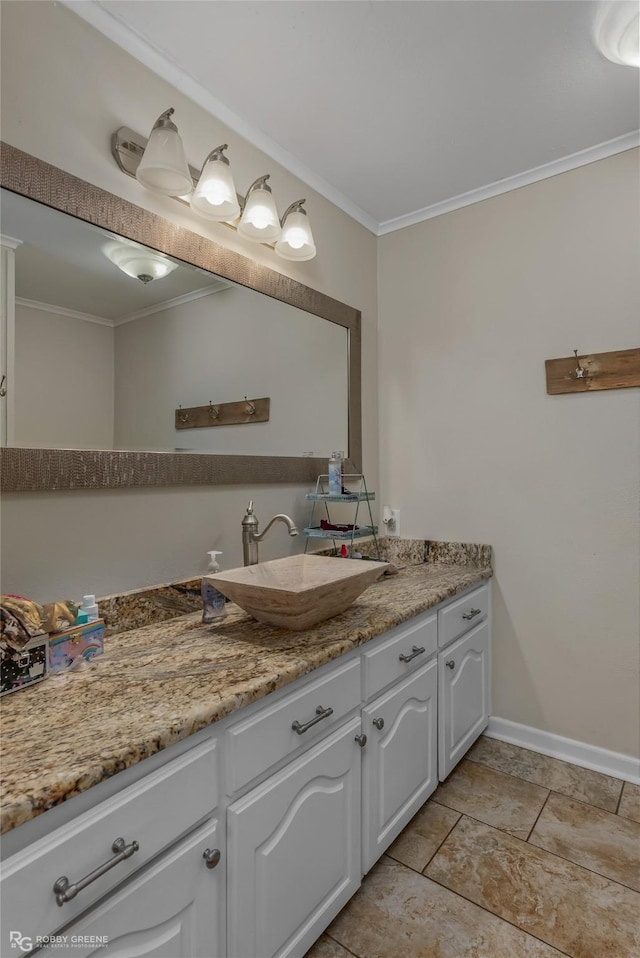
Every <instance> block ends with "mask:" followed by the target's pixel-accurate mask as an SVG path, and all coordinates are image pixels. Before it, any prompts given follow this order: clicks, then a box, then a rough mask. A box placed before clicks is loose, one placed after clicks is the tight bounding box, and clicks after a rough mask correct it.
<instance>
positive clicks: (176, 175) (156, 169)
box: [136, 107, 193, 196]
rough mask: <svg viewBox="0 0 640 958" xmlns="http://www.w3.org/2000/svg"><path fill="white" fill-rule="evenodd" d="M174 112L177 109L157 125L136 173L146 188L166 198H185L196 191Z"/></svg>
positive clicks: (168, 113) (166, 115)
mask: <svg viewBox="0 0 640 958" xmlns="http://www.w3.org/2000/svg"><path fill="white" fill-rule="evenodd" d="M174 112H175V110H174V109H173V107H171V108H170V109H169V110H165V111H164V113H161V114H160V116H159V117H158V119H157V120H156V122H155V123H154V125H153V129H152V130H151V133H150V135H149V140H148V142H147V145H146V146H145V149H144V153H143V156H142V159H141V160H140V163H139V165H138V169H137V170H136V178H137V180H138V181H139V182H140V183H142V185H143V186H146V188H147V189H148V190H152V191H153V192H154V193H162V194H163V195H164V196H183V195H184V194H185V193H190V192H191V190H192V189H193V181H192V179H191V173H190V172H189V164H188V163H187V158H186V156H185V155H184V147H183V145H182V140H181V139H180V134H179V133H178V127H177V126H176V125H175V123H174V122H173V121H172V120H171V116H172V115H173V113H174Z"/></svg>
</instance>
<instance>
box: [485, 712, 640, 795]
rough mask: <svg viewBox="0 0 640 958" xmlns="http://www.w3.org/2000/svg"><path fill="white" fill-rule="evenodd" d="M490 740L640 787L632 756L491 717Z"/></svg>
mask: <svg viewBox="0 0 640 958" xmlns="http://www.w3.org/2000/svg"><path fill="white" fill-rule="evenodd" d="M484 734H485V735H486V736H488V737H489V738H495V739H498V740H499V741H501V742H509V743H510V744H511V745H519V746H521V748H528V749H531V750H532V751H534V752H540V753H541V754H542V755H550V756H551V757H552V758H558V759H560V760H561V761H563V762H570V763H571V764H572V765H580V766H581V767H582V768H591V769H593V770H594V771H595V772H602V773H603V774H604V775H611V776H612V777H613V778H623V779H624V780H625V781H626V782H633V784H634V785H640V759H637V758H634V757H633V756H632V755H623V754H622V753H620V752H611V751H609V749H606V748H600V747H599V746H597V745H588V744H587V743H586V742H577V741H576V740H575V739H572V738H564V736H562V735H554V733H553V732H544V731H543V730H542V729H539V728H532V727H531V726H530V725H520V724H519V723H518V722H512V721H510V720H509V719H503V718H498V717H497V716H493V715H492V716H491V718H490V719H489V725H488V727H487V728H486V729H485V733H484Z"/></svg>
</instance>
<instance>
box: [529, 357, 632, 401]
mask: <svg viewBox="0 0 640 958" xmlns="http://www.w3.org/2000/svg"><path fill="white" fill-rule="evenodd" d="M544 365H545V369H546V375H547V393H548V394H549V395H550V396H557V395H559V394H560V393H588V392H595V391H597V390H600V389H627V388H628V387H630V386H640V349H619V350H617V351H616V352H612V353H592V354H591V355H586V356H579V355H578V351H577V349H576V350H574V355H573V356H569V357H567V358H563V359H547V360H545V364H544Z"/></svg>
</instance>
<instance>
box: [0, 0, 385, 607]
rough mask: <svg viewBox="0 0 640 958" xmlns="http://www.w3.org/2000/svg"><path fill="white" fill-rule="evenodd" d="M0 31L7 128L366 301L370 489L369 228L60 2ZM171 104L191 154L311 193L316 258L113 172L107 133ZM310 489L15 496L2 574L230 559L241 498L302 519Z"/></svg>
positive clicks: (6, 517)
mask: <svg viewBox="0 0 640 958" xmlns="http://www.w3.org/2000/svg"><path fill="white" fill-rule="evenodd" d="M1 39H2V51H1V54H2V57H1V68H2V104H1V108H2V129H1V133H2V139H4V140H6V141H7V142H9V143H11V144H13V145H14V146H17V147H19V148H20V149H23V150H26V151H27V152H29V153H32V154H34V155H35V156H38V157H40V158H42V159H44V160H47V161H48V162H50V163H53V164H55V165H56V166H60V167H62V168H64V169H66V170H68V171H70V172H72V173H74V174H76V175H78V176H81V177H83V178H84V179H86V180H89V181H90V182H92V183H95V184H97V185H98V186H101V187H103V188H104V189H107V190H110V191H111V192H112V193H117V194H119V195H121V196H124V197H125V198H126V199H128V200H131V201H132V202H134V203H137V204H138V205H140V206H145V207H147V208H148V209H151V210H154V211H155V212H158V213H160V214H162V215H163V216H165V217H166V218H167V219H171V220H173V221H175V222H176V223H180V224H181V225H184V226H187V227H188V228H190V229H193V230H194V231H197V232H201V233H203V234H204V235H208V236H210V237H211V238H213V239H215V240H217V241H218V242H219V243H221V244H222V245H225V246H227V247H230V248H234V249H236V250H237V251H239V252H241V253H243V254H244V255H250V256H252V257H253V258H254V259H256V260H257V261H259V262H261V263H264V264H266V265H268V266H270V267H271V268H273V269H276V270H278V271H280V272H282V273H286V274H287V275H289V276H293V277H294V278H295V279H298V280H300V281H301V282H303V283H305V284H306V285H308V286H311V287H313V288H314V289H318V290H320V291H322V292H323V293H327V294H328V295H330V296H333V297H335V298H336V299H338V300H341V301H343V302H346V303H348V304H349V305H350V306H354V307H356V308H358V309H360V310H361V311H362V323H363V337H362V338H363V410H364V412H363V442H364V469H365V471H366V473H367V475H368V478H369V482H370V485H371V486H373V487H374V488H375V487H376V485H377V399H376V396H377V390H376V366H377V359H376V316H377V301H376V239H375V237H374V236H373V235H372V234H371V233H369V232H368V231H367V230H366V229H364V228H363V227H362V226H360V225H359V224H358V223H356V222H355V221H354V220H352V219H351V218H350V217H349V216H347V215H346V214H344V213H343V212H342V211H340V210H338V209H337V208H336V207H335V206H333V205H332V204H331V203H329V202H328V201H326V200H325V199H323V198H322V197H320V196H319V195H318V194H316V193H315V192H314V191H313V190H312V189H310V188H309V187H308V186H306V185H304V184H303V183H301V182H300V181H299V180H297V179H296V178H295V177H294V176H292V175H291V174H289V173H288V172H286V171H285V170H283V169H282V168H280V167H278V165H277V164H275V163H274V162H273V161H271V160H270V159H269V158H268V157H266V156H265V155H264V154H262V153H261V152H260V151H258V150H256V149H255V148H253V147H252V146H250V145H249V144H248V143H246V142H244V141H243V140H242V139H241V138H240V137H238V136H237V135H236V134H234V133H233V132H231V131H229V130H228V129H227V128H225V127H224V126H223V125H222V124H221V123H218V122H217V121H216V120H215V119H213V118H212V117H211V116H209V115H208V114H207V113H206V112H205V111H203V110H202V109H201V108H199V107H198V106H196V105H195V104H193V103H192V102H190V101H189V100H187V99H186V98H185V97H183V96H181V95H180V94H179V93H176V92H175V90H174V89H173V88H172V87H170V86H169V85H168V84H167V83H165V82H164V81H163V80H162V79H160V78H158V77H157V76H155V75H154V74H152V73H151V72H150V71H148V70H147V69H146V68H144V67H143V66H141V65H140V64H139V63H137V62H136V61H135V60H133V59H132V58H131V57H129V56H128V55H127V54H125V53H123V52H122V51H121V50H120V49H119V48H118V47H116V46H115V45H114V44H112V43H111V42H110V41H108V40H106V39H105V38H104V37H103V36H102V35H101V34H99V33H98V32H97V31H95V30H94V29H92V28H91V27H89V26H88V25H87V24H86V23H85V22H84V21H82V20H81V19H79V18H78V17H76V16H75V15H74V14H72V13H71V12H70V11H69V10H67V9H66V8H64V7H62V6H60V5H56V4H54V3H48V2H46V3H41V2H14V3H4V4H2V38H1ZM169 106H174V107H175V109H176V119H177V121H178V124H179V127H180V131H181V133H182V136H183V139H184V141H185V144H186V148H187V155H188V158H189V161H190V162H191V163H193V164H194V165H199V164H200V163H201V162H202V160H203V158H204V157H205V156H206V154H207V153H208V152H209V151H210V150H211V149H212V148H213V147H214V146H217V145H218V144H219V143H225V142H226V143H229V154H230V157H231V159H232V162H233V166H234V174H235V177H236V183H237V185H238V188H240V189H242V188H243V186H244V187H246V186H247V185H248V184H249V183H251V182H252V180H253V179H255V177H256V176H259V175H260V174H261V173H265V172H271V174H272V178H271V183H272V185H273V190H274V195H275V196H276V198H277V201H278V203H279V205H280V206H281V207H282V205H283V204H284V205H285V206H286V205H287V204H288V203H289V202H291V201H292V200H294V199H298V198H299V197H301V196H306V197H307V208H308V210H309V216H310V218H311V220H312V224H313V231H314V236H315V240H316V244H317V247H318V255H317V257H316V258H315V259H314V260H312V261H311V262H309V263H301V264H295V263H285V262H284V261H283V260H278V259H277V258H276V257H275V255H274V254H273V253H272V252H271V251H269V250H268V249H266V248H263V247H262V246H258V245H256V246H251V247H249V246H248V245H247V244H246V243H245V242H243V241H242V240H239V239H236V237H235V236H234V234H232V233H230V231H229V230H228V229H227V228H226V227H223V226H220V225H216V224H212V225H211V226H209V225H208V224H206V223H205V222H204V221H203V220H195V219H194V218H193V217H192V215H191V214H190V213H189V211H188V210H186V209H184V210H183V208H182V207H180V206H179V204H176V203H175V202H174V201H172V200H170V199H164V198H162V197H154V196H153V195H152V194H151V193H147V192H145V191H143V190H142V189H141V188H140V187H139V185H138V184H137V183H136V182H135V181H134V180H132V179H129V178H128V177H125V176H123V174H122V173H120V172H119V171H118V169H117V167H116V165H115V163H114V161H113V159H112V157H111V153H110V146H109V143H110V137H111V133H112V132H113V131H114V130H115V129H116V128H117V127H119V126H122V125H125V126H129V127H131V128H133V129H135V130H138V131H140V132H141V133H145V134H146V133H147V132H148V130H149V128H150V126H151V124H152V123H153V121H154V120H155V118H156V117H157V116H158V114H159V113H160V112H161V111H162V110H165V109H166V108H167V107H169ZM305 491H306V489H305V488H302V487H300V486H295V485H287V484H285V485H277V486H264V485H257V486H256V485H254V486H251V487H242V486H240V487H233V488H230V487H225V488H220V487H217V488H216V487H207V488H198V489H190V488H179V487H176V488H171V489H167V490H155V491H153V492H140V491H131V492H104V493H89V492H87V493H46V494H42V495H33V494H13V495H7V496H5V497H4V498H3V504H2V526H3V535H2V546H3V562H2V582H1V586H2V588H3V589H4V590H6V591H9V592H14V591H17V592H21V593H26V594H27V595H28V594H30V593H31V594H33V596H34V597H35V598H38V599H41V600H42V601H49V600H51V599H55V598H59V597H61V596H65V595H66V596H81V595H83V593H85V592H95V593H97V594H98V595H105V594H108V593H110V592H114V591H119V590H122V589H133V588H135V587H137V586H142V585H148V584H153V583H157V582H162V581H167V580H171V579H175V578H179V577H183V576H188V575H191V574H193V573H197V572H200V571H202V570H203V569H205V568H206V556H205V555H204V553H205V552H206V550H207V549H213V548H216V549H223V550H224V552H225V555H224V558H223V562H224V566H225V567H227V568H229V567H231V566H232V565H238V564H240V563H241V562H242V554H241V547H240V534H241V527H240V522H241V519H242V516H243V514H244V508H245V506H246V503H247V500H248V499H249V498H253V499H254V500H255V510H256V514H257V516H258V518H259V519H260V520H261V522H262V523H263V524H264V523H266V521H267V520H268V519H269V518H270V517H271V515H273V514H274V513H275V512H280V511H284V512H288V513H290V514H291V515H293V516H294V518H296V519H297V520H298V521H299V522H302V521H303V520H304V517H305V516H306V514H307V511H306V506H305V504H304V493H305ZM25 530H28V534H25ZM301 548H303V542H302V540H301V539H297V540H295V539H289V538H287V537H286V535H284V533H283V530H282V529H281V528H280V527H278V528H277V529H275V530H274V531H273V533H272V534H271V535H270V537H269V539H267V541H266V542H265V543H264V545H263V546H261V556H262V557H264V558H272V557H274V556H278V555H284V554H287V553H288V552H289V551H290V550H291V549H295V550H300V549H301Z"/></svg>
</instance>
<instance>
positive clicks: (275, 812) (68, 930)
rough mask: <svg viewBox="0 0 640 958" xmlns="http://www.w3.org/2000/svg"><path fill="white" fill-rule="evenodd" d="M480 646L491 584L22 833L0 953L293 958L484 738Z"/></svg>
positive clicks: (8, 854) (485, 657)
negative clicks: (61, 942) (68, 948)
mask: <svg viewBox="0 0 640 958" xmlns="http://www.w3.org/2000/svg"><path fill="white" fill-rule="evenodd" d="M489 634H490V594H489V584H488V583H485V584H483V585H481V586H479V587H476V588H474V589H472V590H470V591H467V592H466V593H464V594H463V595H462V596H460V597H457V598H454V599H451V600H449V601H446V602H443V603H442V604H441V605H440V606H438V607H436V608H433V609H431V610H428V611H427V612H423V613H421V614H419V615H417V616H415V617H414V618H412V619H409V620H408V621H406V622H404V623H402V624H401V625H399V626H397V627H395V628H393V629H391V630H390V631H387V632H385V633H384V634H382V635H379V636H378V637H377V638H374V639H372V640H370V641H368V642H365V643H364V644H363V645H362V646H359V647H357V648H354V649H351V650H350V651H348V652H347V653H345V654H344V655H342V656H339V657H338V658H336V659H335V660H333V661H330V662H328V663H326V664H324V665H322V666H320V667H319V668H318V669H317V670H315V671H312V672H310V673H308V674H307V675H305V676H302V677H300V678H299V679H297V680H296V681H295V682H292V683H290V684H289V685H286V686H285V687H284V688H282V689H279V690H277V691H274V692H273V693H272V694H270V695H268V696H266V697H265V698H264V699H261V700H259V701H256V702H253V703H252V704H249V705H246V706H245V707H243V708H241V709H240V710H238V711H237V712H235V713H233V714H231V715H228V716H226V717H225V718H223V719H221V720H220V721H219V722H217V723H216V724H215V725H214V726H211V728H210V729H204V730H201V731H200V732H198V733H196V735H195V736H194V738H193V739H192V740H190V739H186V740H185V741H183V742H180V743H179V744H177V745H175V746H172V747H171V748H169V749H167V750H165V751H164V752H161V753H158V754H157V755H154V756H152V757H151V758H150V759H147V760H145V762H140V763H138V765H134V766H133V767H132V768H129V769H126V770H125V771H123V772H122V773H121V774H119V775H117V776H114V777H113V778H112V779H108V780H105V781H103V782H101V783H100V784H99V785H97V786H96V787H95V789H91V790H89V791H88V792H85V793H83V794H81V795H79V796H77V798H73V799H71V800H70V801H69V802H65V803H63V804H62V805H60V806H58V807H57V808H54V809H52V810H51V813H47V814H45V815H43V816H40V817H39V818H36V819H33V820H32V821H30V822H27V823H26V824H25V826H21V827H20V828H18V829H16V832H15V833H14V834H13V836H12V837H11V833H10V837H9V841H8V842H7V843H6V844H5V857H4V860H3V863H2V877H1V880H0V904H1V906H2V933H1V939H0V954H2V955H4V954H5V952H6V953H7V954H12V953H13V952H15V953H16V954H17V953H18V950H17V948H18V946H17V942H15V941H14V943H15V944H16V947H15V948H12V943H11V940H10V938H9V934H10V932H11V933H15V934H18V935H20V936H24V939H23V942H26V941H29V940H30V941H32V946H33V947H35V946H36V945H37V944H38V942H37V937H38V936H46V935H54V934H59V935H67V936H68V939H67V940H68V941H69V942H71V943H72V945H73V953H74V954H76V955H78V956H79V958H81V956H89V955H92V956H93V955H98V954H100V955H104V958H131V956H133V955H136V956H139V958H196V956H197V958H204V956H206V958H302V956H303V955H304V954H305V952H306V951H307V950H308V949H309V948H310V947H311V945H312V944H313V942H314V941H315V940H316V939H317V938H318V937H319V936H320V934H321V933H322V932H323V931H324V929H325V928H326V927H327V926H328V925H329V923H330V922H331V921H332V919H333V918H334V917H335V916H336V915H337V914H338V912H339V911H340V910H341V909H342V907H343V906H344V905H345V904H346V903H347V902H348V901H349V899H350V898H351V896H352V895H353V894H354V893H355V892H356V891H357V889H358V887H359V885H360V882H361V878H362V875H363V874H365V873H366V872H368V871H369V869H370V868H371V867H372V866H373V864H374V863H375V862H376V861H377V860H378V859H379V858H380V856H381V855H382V854H383V852H384V851H385V849H386V848H387V847H388V846H389V845H390V844H391V842H392V841H393V840H394V839H395V838H396V837H397V835H398V834H399V833H400V832H401V831H402V829H403V828H404V827H405V826H406V825H407V824H408V822H409V821H410V819H411V818H412V817H413V815H415V813H416V812H417V811H418V810H419V808H420V807H421V806H422V805H423V804H424V802H425V801H426V800H427V799H428V797H429V795H430V794H431V793H432V792H433V791H434V789H435V788H436V786H437V783H438V779H440V780H443V779H444V778H446V776H447V775H448V774H449V772H450V771H451V769H452V768H453V767H454V766H455V764H456V763H457V762H458V761H459V760H460V759H461V758H462V756H463V755H464V753H465V752H466V751H467V749H468V748H469V747H470V746H471V744H472V743H473V741H474V740H475V739H476V738H477V737H478V735H479V734H480V733H481V731H482V730H483V729H484V728H485V726H486V725H487V722H488V717H489V711H490V640H489ZM147 763H148V764H147ZM147 768H149V769H150V771H147ZM47 816H49V817H47ZM38 823H39V824H38ZM51 823H53V824H51ZM118 839H122V842H121V843H120V842H118V843H117V844H116V841H117V840H118ZM134 846H135V847H134ZM120 849H122V851H121V850H120ZM125 852H126V854H125ZM107 864H109V866H110V867H108V868H106V867H102V866H105V865H107ZM65 876H66V881H59V879H63V878H65ZM54 885H55V886H56V890H54ZM56 896H57V897H56ZM92 936H93V938H94V939H95V940H92ZM105 937H106V938H107V939H108V940H107V941H106V942H105V941H104V938H105ZM20 953H25V949H24V948H23V949H21V950H20ZM38 954H42V955H43V956H49V955H50V956H51V958H53V956H54V955H58V954H60V947H53V946H49V947H48V950H46V948H45V949H41V950H40V951H39V952H38Z"/></svg>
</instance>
